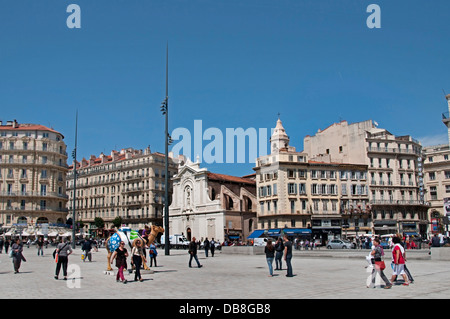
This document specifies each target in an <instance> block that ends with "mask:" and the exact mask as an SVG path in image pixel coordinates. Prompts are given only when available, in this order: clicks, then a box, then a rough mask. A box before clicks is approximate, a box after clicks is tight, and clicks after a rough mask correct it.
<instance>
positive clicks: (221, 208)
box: [169, 160, 257, 242]
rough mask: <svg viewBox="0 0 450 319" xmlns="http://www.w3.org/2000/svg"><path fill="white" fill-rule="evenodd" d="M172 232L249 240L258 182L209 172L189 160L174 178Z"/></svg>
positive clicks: (252, 225) (170, 224) (222, 238)
mask: <svg viewBox="0 0 450 319" xmlns="http://www.w3.org/2000/svg"><path fill="white" fill-rule="evenodd" d="M169 216H170V217H169V234H183V235H185V236H186V238H187V239H188V240H191V239H192V238H193V237H196V238H197V239H198V240H202V239H205V238H208V239H209V240H211V238H214V240H216V241H219V242H223V241H246V238H247V237H248V235H249V234H250V233H251V232H253V230H254V229H255V227H256V222H257V220H256V182H255V181H254V179H252V178H250V177H237V176H230V175H224V174H216V173H211V172H209V171H208V170H207V169H206V168H200V164H199V163H198V162H196V163H193V162H191V161H190V160H187V161H186V162H185V163H184V162H182V163H181V164H180V166H179V169H178V173H177V174H176V176H174V177H173V201H172V204H171V206H170V207H169Z"/></svg>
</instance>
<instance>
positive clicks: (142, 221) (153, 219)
mask: <svg viewBox="0 0 450 319" xmlns="http://www.w3.org/2000/svg"><path fill="white" fill-rule="evenodd" d="M77 167H78V169H77V184H76V204H75V213H76V221H80V220H81V221H82V222H83V223H84V224H85V227H86V228H85V231H89V232H91V233H93V232H94V231H95V230H96V227H95V225H94V219H95V217H100V218H102V219H103V220H104V222H105V228H106V229H112V228H114V227H113V224H112V221H113V220H114V219H115V218H116V217H121V219H122V223H123V224H126V225H127V226H129V227H131V228H132V229H143V228H144V226H149V225H162V224H163V220H162V217H163V208H164V191H165V187H166V185H165V156H164V154H161V153H158V152H156V153H152V152H151V151H150V148H149V147H148V148H146V149H145V150H135V149H133V148H127V149H122V150H121V151H120V152H118V151H115V150H113V151H112V152H111V154H110V155H105V154H103V153H102V154H100V155H99V156H98V157H96V156H93V155H92V156H91V157H90V158H89V159H88V160H87V159H84V158H83V160H81V161H80V162H77ZM176 172H177V162H176V159H173V158H172V157H170V155H169V179H170V178H171V177H172V176H173V175H175V173H176ZM73 177H74V176H73V166H71V167H70V171H69V173H68V175H67V192H68V195H69V199H70V200H69V204H68V207H69V214H70V216H72V211H73V198H74V178H73ZM169 187H170V188H169V196H171V195H172V187H171V185H169Z"/></svg>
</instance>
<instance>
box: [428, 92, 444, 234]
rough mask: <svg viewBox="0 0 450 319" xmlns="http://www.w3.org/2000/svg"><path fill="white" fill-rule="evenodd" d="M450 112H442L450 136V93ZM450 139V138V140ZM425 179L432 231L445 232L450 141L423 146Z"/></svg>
mask: <svg viewBox="0 0 450 319" xmlns="http://www.w3.org/2000/svg"><path fill="white" fill-rule="evenodd" d="M446 99H447V104H448V112H445V113H443V114H442V122H443V123H444V125H445V126H446V127H447V132H448V136H449V138H450V116H449V112H450V94H449V95H447V96H446ZM449 141H450V140H449ZM423 181H424V184H425V187H424V189H423V190H422V191H423V192H424V193H425V196H426V200H427V202H429V203H430V208H429V210H428V218H429V220H430V222H431V224H430V233H431V234H434V233H443V232H444V231H447V225H446V224H445V221H444V219H443V217H444V216H447V215H450V209H447V208H446V207H449V208H450V203H448V204H446V203H445V202H444V200H446V201H448V200H447V199H448V198H450V147H449V143H446V144H441V145H434V146H427V147H424V148H423Z"/></svg>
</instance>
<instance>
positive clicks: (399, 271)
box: [391, 236, 409, 286]
mask: <svg viewBox="0 0 450 319" xmlns="http://www.w3.org/2000/svg"><path fill="white" fill-rule="evenodd" d="M392 242H393V243H394V249H393V250H392V263H393V273H392V278H391V282H394V280H395V279H397V276H398V275H401V276H402V277H403V280H404V281H405V282H404V283H403V286H409V282H408V277H406V273H405V257H404V249H403V247H402V246H401V239H400V238H398V237H397V236H395V237H394V238H392Z"/></svg>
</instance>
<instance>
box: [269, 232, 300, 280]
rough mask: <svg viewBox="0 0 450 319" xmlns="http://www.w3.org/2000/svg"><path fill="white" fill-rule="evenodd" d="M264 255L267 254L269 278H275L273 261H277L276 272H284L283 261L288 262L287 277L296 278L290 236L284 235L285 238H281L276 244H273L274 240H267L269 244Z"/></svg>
mask: <svg viewBox="0 0 450 319" xmlns="http://www.w3.org/2000/svg"><path fill="white" fill-rule="evenodd" d="M264 253H265V254H266V261H267V265H268V266H269V277H273V260H274V259H275V263H276V268H275V270H283V266H282V259H284V261H285V262H286V267H287V273H286V277H294V275H293V273H292V263H291V259H292V242H291V241H290V240H289V236H288V235H286V234H285V235H284V236H283V238H281V237H279V238H278V239H277V241H276V243H275V245H274V244H273V243H272V239H268V240H267V244H266V246H265V247H264Z"/></svg>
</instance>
